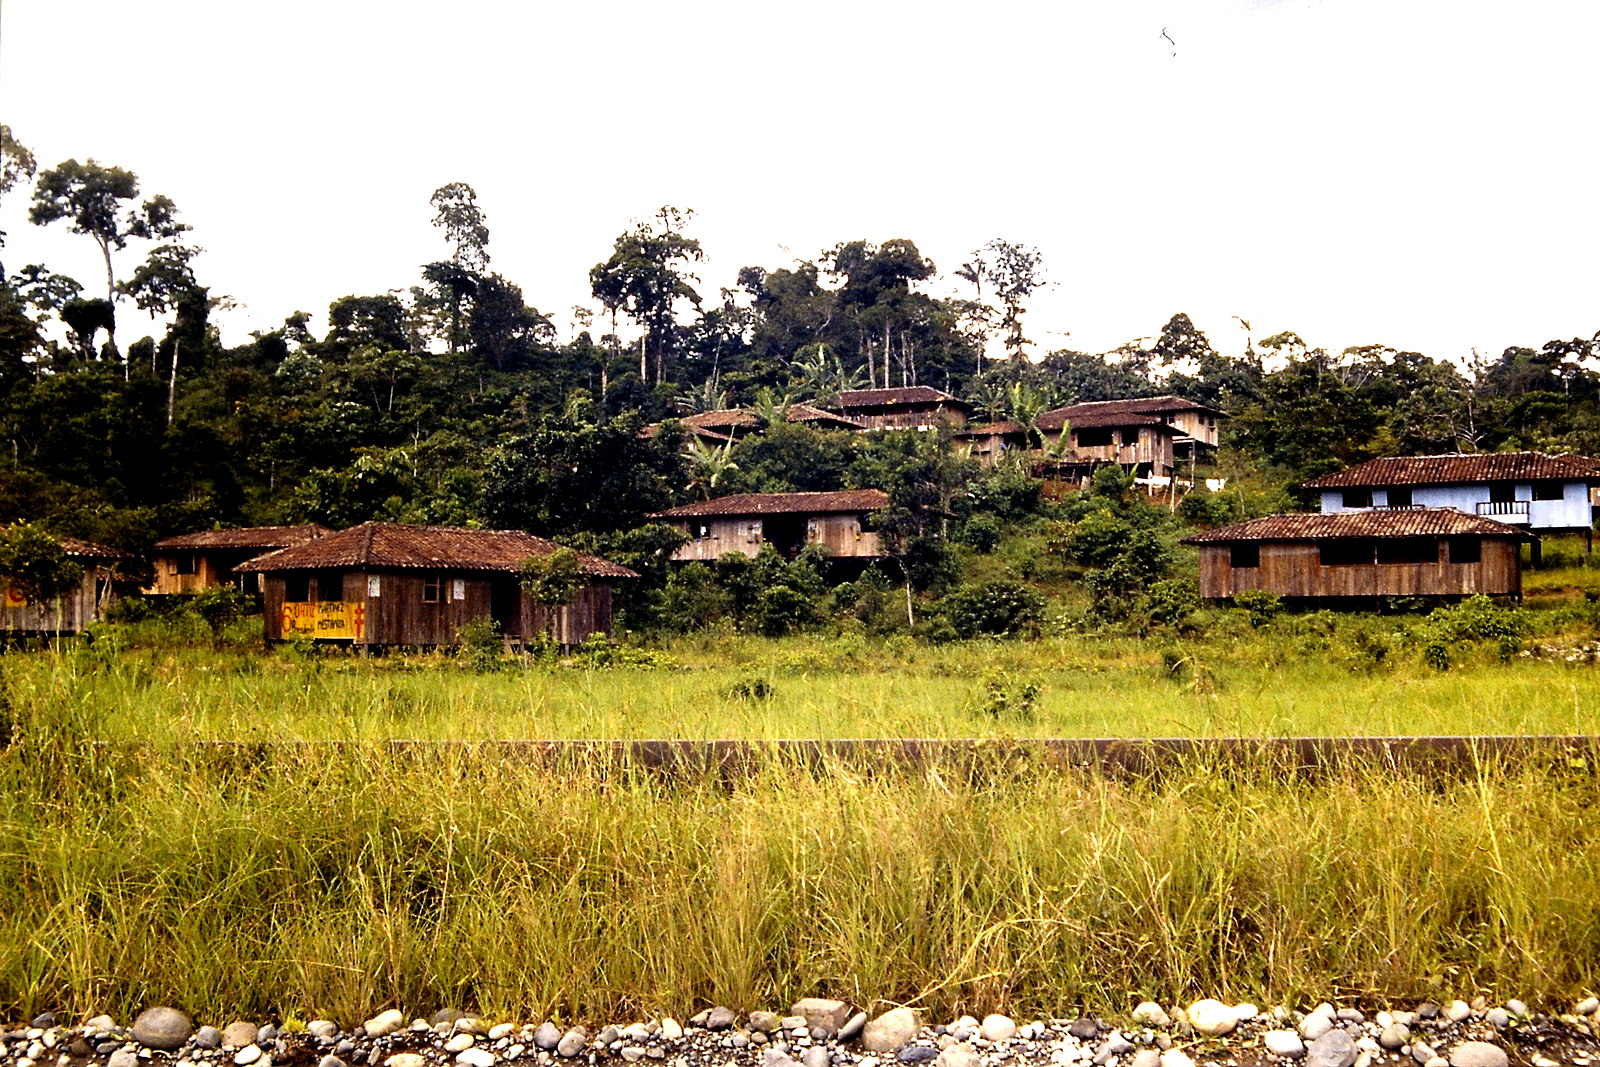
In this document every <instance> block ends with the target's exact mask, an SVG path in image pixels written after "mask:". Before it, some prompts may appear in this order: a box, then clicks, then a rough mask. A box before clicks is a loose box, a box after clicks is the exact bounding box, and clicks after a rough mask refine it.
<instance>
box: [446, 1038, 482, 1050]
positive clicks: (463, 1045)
mask: <svg viewBox="0 0 1600 1067" xmlns="http://www.w3.org/2000/svg"><path fill="white" fill-rule="evenodd" d="M477 1043H478V1039H477V1038H475V1037H473V1036H472V1035H471V1034H457V1035H456V1036H455V1037H452V1038H451V1039H450V1040H449V1041H446V1042H445V1043H444V1050H445V1051H446V1052H465V1051H466V1050H467V1049H469V1048H471V1047H472V1046H473V1045H475V1044H477Z"/></svg>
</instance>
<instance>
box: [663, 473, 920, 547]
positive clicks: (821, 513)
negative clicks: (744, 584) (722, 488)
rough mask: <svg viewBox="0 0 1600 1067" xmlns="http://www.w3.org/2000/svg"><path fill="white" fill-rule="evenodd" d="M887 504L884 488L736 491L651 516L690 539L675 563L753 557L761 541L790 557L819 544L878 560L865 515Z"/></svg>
mask: <svg viewBox="0 0 1600 1067" xmlns="http://www.w3.org/2000/svg"><path fill="white" fill-rule="evenodd" d="M888 505H889V494H888V493H885V492H884V491H883V490H882V489H846V490H841V491H839V492H832V493H735V494H734V495H732V496H723V497H717V498H716V499H715V500H702V501H700V502H699V503H695V504H685V505H684V506H682V507H678V508H672V509H670V510H668V511H662V512H659V513H657V514H655V515H652V516H651V518H653V519H660V520H662V521H663V522H666V523H669V524H671V525H673V526H676V527H677V528H678V529H679V530H682V531H683V533H684V534H685V535H686V536H687V537H688V538H689V541H688V543H687V544H684V545H682V546H680V547H679V548H678V550H677V551H676V552H674V553H673V554H672V558H673V560H674V561H679V562H681V561H687V560H704V561H708V562H709V561H711V560H716V559H720V558H721V557H722V556H723V555H725V554H727V553H729V552H734V553H738V554H739V555H744V556H754V555H755V554H756V553H757V552H759V551H760V550H761V546H762V545H763V544H770V545H771V546H772V547H773V549H774V550H775V551H776V552H777V553H778V555H780V556H783V557H784V558H785V559H793V558H794V557H795V556H797V555H799V554H800V550H801V549H802V548H805V547H806V546H807V545H821V546H822V547H823V548H826V549H827V550H828V554H829V555H830V556H833V557H834V558H840V559H877V558H879V557H881V556H883V555H884V551H883V544H882V542H881V541H880V540H879V538H878V535H877V533H875V532H873V531H872V530H871V529H870V528H869V526H870V523H869V522H868V516H869V515H871V514H872V513H873V512H874V511H879V510H881V509H883V508H885V507H888Z"/></svg>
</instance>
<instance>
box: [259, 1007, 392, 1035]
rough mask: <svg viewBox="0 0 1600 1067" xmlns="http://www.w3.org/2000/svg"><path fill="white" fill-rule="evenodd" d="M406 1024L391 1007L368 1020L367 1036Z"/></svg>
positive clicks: (390, 1030)
mask: <svg viewBox="0 0 1600 1067" xmlns="http://www.w3.org/2000/svg"><path fill="white" fill-rule="evenodd" d="M405 1024H406V1017H405V1016H404V1015H403V1014H401V1012H400V1009H399V1008H390V1009H389V1010H388V1011H381V1012H379V1013H378V1014H376V1015H374V1016H373V1017H372V1018H370V1019H368V1020H367V1022H366V1031H367V1036H368V1037H386V1036H388V1035H389V1034H392V1033H395V1032H396V1031H398V1030H399V1029H401V1028H402V1027H403V1026H405ZM230 1029H231V1028H230Z"/></svg>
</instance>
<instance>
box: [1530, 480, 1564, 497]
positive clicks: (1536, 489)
mask: <svg viewBox="0 0 1600 1067" xmlns="http://www.w3.org/2000/svg"><path fill="white" fill-rule="evenodd" d="M1566 489H1567V487H1566V484H1565V483H1563V482H1534V483H1533V499H1535V500H1565V499H1566V495H1567V494H1566Z"/></svg>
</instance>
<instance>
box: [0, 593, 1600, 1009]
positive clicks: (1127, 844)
mask: <svg viewBox="0 0 1600 1067" xmlns="http://www.w3.org/2000/svg"><path fill="white" fill-rule="evenodd" d="M1549 618H1550V619H1551V620H1556V619H1557V618H1558V617H1557V615H1556V614H1554V613H1552V614H1551V615H1550V616H1549ZM1560 618H1562V619H1566V621H1565V622H1563V623H1561V624H1560V625H1556V623H1555V622H1551V623H1550V624H1548V625H1542V626H1541V636H1538V637H1535V638H1530V639H1529V642H1530V644H1535V645H1537V644H1544V643H1556V644H1562V645H1563V646H1564V647H1565V646H1571V645H1574V644H1575V643H1579V642H1583V641H1587V640H1589V639H1590V635H1591V634H1592V633H1593V629H1592V625H1591V623H1590V622H1589V621H1587V620H1588V619H1589V616H1588V615H1587V614H1584V613H1582V612H1580V613H1578V614H1576V615H1572V616H1571V617H1570V618H1568V617H1567V616H1560ZM1419 626H1420V624H1417V623H1415V622H1414V621H1408V620H1405V619H1398V620H1395V619H1388V620H1385V619H1361V620H1330V619H1328V618H1325V617H1316V616H1308V617H1301V618H1292V619H1291V618H1284V619H1279V620H1278V621H1276V622H1273V623H1271V624H1270V625H1268V626H1266V627H1264V628H1263V629H1261V630H1259V631H1257V630H1252V629H1250V628H1249V627H1248V625H1247V624H1244V623H1242V622H1241V621H1240V620H1239V619H1237V618H1234V619H1232V621H1231V622H1229V621H1228V620H1222V621H1220V622H1217V623H1216V624H1215V625H1213V627H1212V634H1211V637H1210V638H1209V639H1207V640H1205V641H1181V640H1177V639H1174V638H1171V637H1167V638H1163V639H1152V640H1139V639H1134V638H1111V637H1086V636H1058V637H1051V638H1046V639H1042V640H1039V641H1033V642H993V643H971V644H958V645H951V646H944V647H930V646H926V645H920V644H917V643H915V642H911V641H909V640H905V639H900V638H893V639H889V640H886V641H872V640H868V639H866V638H864V637H861V636H859V635H846V636H844V637H837V638H832V639H823V638H810V637H807V638H791V639H786V640H781V641H764V640H755V639H747V638H734V637H728V636H717V635H702V636H699V637H694V638H686V639H683V640H680V641H677V642H674V643H672V644H670V645H668V646H665V647H663V648H660V649H657V650H654V651H653V652H652V653H651V654H650V655H649V656H644V657H642V658H643V659H646V660H649V661H650V662H652V663H654V666H653V667H617V668H608V669H596V668H593V667H585V666H576V665H565V666H562V665H533V666H516V667H511V668H509V669H499V670H492V671H488V672H482V673H480V672H476V671H473V670H470V669H467V668H466V667H465V666H463V665H462V664H461V663H459V662H457V661H454V660H451V659H448V658H445V657H440V656H428V657H418V658H407V657H399V656H394V657H384V658H378V659H373V660H360V659H355V658H349V657H321V656H316V657H309V658H307V657H304V656H299V655H295V654H293V653H290V652H279V653H274V654H265V653H261V652H250V653H241V652H240V651H237V650H232V651H228V650H222V651H219V650H211V649H198V648H192V647H180V646H177V645H172V644H162V643H159V642H152V643H147V644H142V645H139V646H131V645H128V644H127V642H125V641H122V640H119V639H115V635H112V636H111V637H107V638H106V639H102V640H100V641H97V642H95V643H94V644H92V645H90V646H87V647H78V648H64V649H61V650H58V651H54V652H46V653H33V654H12V655H6V656H3V657H0V698H3V699H0V1013H3V1014H5V1015H8V1016H11V1017H19V1018H20V1017H27V1016H29V1015H30V1014H31V1013H33V1012H35V1011H37V1010H42V1009H44V1008H52V1009H56V1010H65V1011H68V1012H72V1013H77V1014H80V1015H81V1014H90V1013H95V1012H98V1011H101V1010H110V1011H112V1012H113V1013H114V1014H116V1015H118V1016H119V1017H125V1016H127V1015H128V1014H130V1013H131V1012H132V1011H134V1010H135V1009H137V1008H138V1007H141V1006H143V1005H145V1004H148V1003H152V1002H157V1001H163V1002H171V1003H175V1004H178V1005H179V1006H182V1007H185V1008H188V1009H190V1010H192V1011H195V1012H197V1013H198V1014H200V1015H201V1016H202V1017H205V1018H207V1019H212V1020H214V1019H220V1018H227V1017H232V1016H233V1015H235V1014H245V1015H247V1016H262V1015H267V1014H277V1015H281V1016H295V1017H301V1018H305V1017H310V1016H312V1015H328V1016H332V1017H335V1018H338V1019H342V1020H345V1021H359V1020H360V1019H362V1018H366V1017H367V1016H368V1015H370V1014H371V1013H372V1012H373V1011H375V1010H376V1009H378V1008H381V1007H383V1006H386V1005H390V1004H394V1005H400V1006H403V1007H405V1008H407V1009H408V1010H411V1011H415V1012H426V1011H431V1010H433V1009H435V1008H438V1007H441V1006H445V1005H456V1006H463V1007H470V1008H474V1009H478V1010H482V1011H484V1012H485V1013H488V1014H491V1015H494V1016H496V1017H508V1016H514V1017H518V1018H537V1017H543V1016H551V1015H553V1016H557V1017H560V1018H563V1019H586V1020H589V1021H596V1020H601V1019H604V1020H607V1021H612V1020H616V1019H622V1018H627V1017H631V1016H639V1015H644V1014H647V1013H661V1012H669V1013H673V1014H676V1015H678V1016H679V1017H683V1016H684V1015H687V1014H691V1013H692V1012H693V1011H694V1010H696V1009H698V1008H699V1007H701V1006H704V1005H706V1004H709V1003H713V1002H717V1003H726V1004H730V1005H732V1006H734V1007H737V1008H741V1009H750V1008H755V1007H768V1008H772V1007H776V1008H780V1009H781V1008H782V1007H783V1006H784V1005H786V1004H788V1003H790V1001H791V999H792V998H794V997H797V996H801V995H807V994H829V995H838V996H842V997H845V998H847V999H850V1000H852V1001H855V1002H856V1003H859V1004H861V1005H863V1006H867V1007H882V1006H884V1005H887V1004H890V1003H902V1002H909V1003H915V1004H917V1005H919V1006H922V1007H925V1008H927V1009H928V1010H929V1011H930V1012H931V1013H932V1014H933V1015H934V1016H935V1017H936V1018H940V1017H946V1016H948V1015H951V1014H953V1013H956V1012H957V1011H970V1012H973V1013H975V1014H982V1013H983V1012H984V1011H986V1010H989V1009H991V1008H1004V1009H1006V1010H1009V1011H1012V1012H1016V1013H1020V1014H1030V1013H1049V1014H1053V1015H1060V1014H1063V1013H1071V1012H1075V1011H1078V1010H1091V1011H1094V1012H1099V1013H1106V1012H1112V1013H1115V1012H1117V1011H1119V1010H1126V1009H1128V1008H1131V1007H1132V1005H1133V1004H1134V1003H1136V1002H1137V1001H1138V1000H1139V999H1142V998H1144V997H1146V996H1150V997H1155V998H1158V999H1162V1000H1165V1001H1173V1000H1183V999H1186V998H1189V997H1193V996H1199V995H1212V996H1222V997H1234V998H1248V999H1252V1000H1255V1001H1256V1002H1258V1003H1265V1004H1273V1003H1280V1002H1287V1003H1290V1004H1298V1005H1300V1006H1302V1007H1304V1006H1307V1004H1308V1003H1311V1002H1315V1001H1316V1000H1320V999H1323V998H1325V997H1331V996H1339V997H1346V998H1349V997H1356V998H1367V999H1372V1000H1385V1001H1394V1000H1402V999H1408V998H1413V997H1429V998H1433V999H1437V998H1438V997H1440V996H1445V995H1458V994H1459V995H1470V994H1473V993H1475V992H1478V991H1484V992H1488V993H1492V994H1495V995H1498V996H1500V997H1506V996H1521V997H1523V998H1524V999H1528V1000H1530V1001H1532V1002H1535V1003H1537V1002H1540V1001H1545V1002H1552V1001H1556V1000H1562V999H1569V998H1571V997H1572V996H1574V995H1576V994H1578V993H1580V992H1584V991H1587V990H1591V989H1593V988H1595V987H1596V986H1600V954H1597V953H1596V952H1595V951H1594V947H1595V945H1596V944H1600V911H1596V909H1595V908H1594V907H1593V902H1594V901H1595V900H1597V899H1600V837H1597V836H1596V834H1595V833H1594V830H1593V811H1594V810H1595V809H1596V806H1597V803H1600V780H1597V778H1596V776H1595V773H1594V770H1595V769H1594V768H1593V767H1591V766H1588V765H1585V764H1572V763H1569V762H1565V761H1563V760H1558V759H1556V758H1554V757H1550V758H1546V759H1540V758H1534V759H1531V760H1522V761H1518V762H1515V763H1506V764H1495V763H1485V764H1482V765H1477V766H1471V767H1464V768H1458V769H1457V770H1455V771H1452V772H1448V773H1443V774H1439V773H1433V774H1429V775H1427V776H1423V775H1421V774H1406V775H1402V776H1399V777H1396V776H1393V775H1391V774H1389V773H1386V771H1385V770H1384V769H1383V768H1382V767H1379V766H1376V765H1371V764H1366V765H1363V764H1361V763H1354V764H1349V765H1343V766H1338V767H1335V768H1332V769H1331V770H1328V771H1326V772H1325V773H1322V774H1319V775H1318V776H1315V777H1305V776H1297V775H1295V774H1291V773H1285V770H1284V768H1283V767H1281V766H1278V765H1275V764H1274V763H1272V762H1271V760H1270V758H1269V757H1260V758H1259V761H1258V762H1255V763H1248V762H1247V763H1245V764H1244V765H1242V766H1229V767H1222V766H1218V765H1215V764H1212V763H1209V762H1208V761H1207V760H1205V759H1204V758H1192V759H1188V760H1186V761H1184V762H1182V763H1180V764H1178V765H1176V766H1173V767H1169V768H1166V769H1164V770H1163V772H1162V773H1161V774H1160V775H1159V776H1158V777H1154V778H1149V779H1137V778H1128V777H1110V776H1101V775H1098V774H1096V773H1092V772H1088V771H1084V772H1077V771H1060V770H1054V771H1048V772H1041V771H1039V770H1037V769H1035V768H1033V767H1030V766H1029V765H1027V764H1026V763H1017V762H1014V759H1015V757H1010V758H1009V759H1011V760H1013V761H1012V762H1007V759H1008V757H1003V756H1000V755H993V756H983V755H982V753H980V759H993V760H994V762H993V763H983V762H980V763H979V765H978V772H979V773H967V772H965V771H963V770H960V769H958V768H957V767H956V766H955V765H954V764H939V763H937V762H935V763H932V764H928V765H922V766H920V767H911V766H901V765H883V766H869V765H864V764H863V763H862V762H861V761H859V760H856V761H838V762H825V763H823V764H822V765H820V766H815V767H801V766H798V765H796V764H793V763H790V762H788V761H786V760H785V759H784V758H782V757H778V756H773V757H771V758H770V759H769V760H768V761H766V762H765V763H763V764H761V765H760V766H758V767H757V768H756V769H755V770H754V771H753V772H751V773H749V774H747V775H745V776H742V777H734V778H730V777H726V776H722V775H716V774H711V773H704V772H696V773H690V774H687V775H686V776H685V777H680V778H673V779H671V780H663V779H661V778H659V777H656V776H654V775H652V774H651V773H650V772H647V771H644V770H640V769H638V768H630V767H628V766H627V765H625V764H620V763H616V762H609V761H607V760H606V759H605V758H602V757H600V756H595V755H592V754H590V755H583V754H567V755H558V756H557V757H555V758H553V759H547V760H542V761H533V760H527V759H524V758H522V757H520V756H519V755H518V753H517V752H516V751H514V750H511V749H507V748H505V747H502V746H496V745H481V746H480V745H474V744H471V743H470V742H473V741H479V740H483V741H488V740H495V739H502V738H512V739H533V738H613V737H616V738H649V737H684V738H708V737H741V738H750V739H775V738H789V737H863V736H864V737H969V736H993V737H1008V736H1019V737H1020V736H1031V735H1061V736H1146V735H1160V736H1223V735H1228V736H1232V735H1249V736H1273V735H1299V734H1314V735H1341V734H1369V735H1388V734H1455V733H1476V734H1507V733H1510V734H1516V733H1524V734H1547V733H1577V734H1590V735H1593V734H1596V733H1600V730H1597V728H1596V727H1597V718H1596V713H1595V711H1594V710H1593V709H1595V707H1596V706H1597V700H1596V698H1597V696H1600V669H1597V668H1596V667H1595V666H1593V665H1589V664H1586V663H1582V662H1572V663H1569V662H1567V661H1566V659H1565V657H1564V656H1561V655H1557V656H1554V657H1529V658H1523V657H1520V656H1517V655H1515V654H1509V658H1508V660H1507V661H1505V662H1502V659H1501V657H1502V656H1507V655H1508V649H1507V648H1506V647H1505V646H1503V645H1500V644H1496V643H1493V642H1483V643H1482V644H1481V645H1474V644H1472V643H1471V642H1467V643H1460V642H1458V643H1456V644H1453V645H1452V646H1451V663H1452V668H1451V669H1450V670H1447V671H1443V672H1440V671H1437V670H1432V669H1426V668H1424V667H1422V666H1421V652H1422V649H1423V648H1424V647H1425V645H1426V643H1427V642H1428V641H1432V640H1434V639H1435V637H1436V636H1437V635H1436V634H1434V635H1433V636H1430V634H1431V633H1432V632H1431V631H1427V630H1425V629H1422V628H1419ZM1374 649H1380V650H1382V654H1381V655H1380V654H1378V653H1377V652H1375V651H1374ZM624 658H627V657H624ZM634 658H641V657H638V656H635V657H634ZM757 682H760V683H762V684H761V685H759V686H758V685H756V684H755V683H757ZM1033 682H1036V683H1037V684H1038V685H1039V687H1040V688H1039V693H1038V698H1037V703H1036V707H1035V709H1034V711H1033V713H1032V716H1031V718H1030V717H1026V716H1021V715H1017V714H1014V713H1010V712H1008V713H1006V714H1005V715H1003V716H1001V717H998V718H997V717H993V716H990V715H986V714H984V713H982V712H981V711H980V710H979V709H980V708H981V707H982V706H983V705H984V704H985V703H986V701H987V700H989V698H990V695H991V691H992V690H993V689H994V688H995V687H998V688H999V689H1000V690H1001V691H1004V692H1006V693H1007V694H1010V695H1012V696H1013V697H1014V696H1015V695H1016V694H1018V693H1020V692H1021V691H1022V690H1023V689H1024V688H1025V687H1026V686H1027V685H1028V684H1029V683H1033ZM753 691H765V692H766V693H767V694H768V695H767V696H765V697H761V696H751V695H748V694H750V693H751V692H753ZM740 694H745V695H740ZM396 738H420V739H446V738H448V739H453V740H461V741H465V742H468V743H465V744H459V745H451V746H422V747H417V748H410V749H396V748H394V747H391V746H389V745H387V744H383V743H382V742H385V741H388V740H391V739H396ZM191 739H216V740H226V741H233V742H245V744H238V745H231V746H227V747H222V748H212V747H207V746H195V745H188V744H184V743H182V742H186V741H188V740H191ZM302 739H307V740H320V739H337V740H341V741H345V742H348V743H346V744H343V745H338V746H321V745H301V744H281V743H279V742H286V741H298V740H302ZM91 742H109V743H99V744H94V743H91ZM129 742H137V743H138V744H130V743H129Z"/></svg>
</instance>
